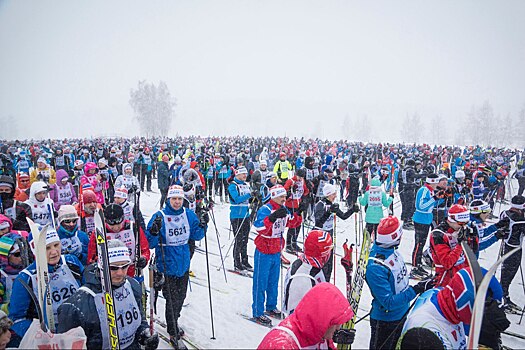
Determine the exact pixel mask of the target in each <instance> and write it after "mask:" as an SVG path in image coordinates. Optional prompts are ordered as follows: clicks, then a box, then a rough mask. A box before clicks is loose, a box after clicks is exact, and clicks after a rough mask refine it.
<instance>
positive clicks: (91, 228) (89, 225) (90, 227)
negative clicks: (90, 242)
mask: <svg viewBox="0 0 525 350" xmlns="http://www.w3.org/2000/svg"><path fill="white" fill-rule="evenodd" d="M85 221H86V232H87V233H88V234H90V235H91V234H92V233H93V232H95V217H93V216H86V218H85Z"/></svg>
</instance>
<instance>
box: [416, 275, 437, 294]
mask: <svg viewBox="0 0 525 350" xmlns="http://www.w3.org/2000/svg"><path fill="white" fill-rule="evenodd" d="M435 285H436V281H434V279H433V278H428V279H426V280H423V281H421V282H419V283H418V284H416V285H414V286H412V288H413V289H414V292H416V294H421V293H423V292H425V291H427V290H429V289H431V288H434V286H435Z"/></svg>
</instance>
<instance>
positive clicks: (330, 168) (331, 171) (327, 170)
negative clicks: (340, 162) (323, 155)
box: [324, 166, 334, 174]
mask: <svg viewBox="0 0 525 350" xmlns="http://www.w3.org/2000/svg"><path fill="white" fill-rule="evenodd" d="M324 172H325V173H329V174H332V173H333V172H334V170H333V169H332V167H329V166H327V167H326V168H325V169H324Z"/></svg>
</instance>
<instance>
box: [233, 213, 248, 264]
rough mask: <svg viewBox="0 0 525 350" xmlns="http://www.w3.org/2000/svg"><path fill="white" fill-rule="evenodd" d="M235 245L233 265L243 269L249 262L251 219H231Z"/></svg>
mask: <svg viewBox="0 0 525 350" xmlns="http://www.w3.org/2000/svg"><path fill="white" fill-rule="evenodd" d="M230 221H231V224H232V230H233V234H234V235H235V243H234V245H233V264H234V266H235V267H238V268H239V267H242V263H247V262H248V236H249V235H250V226H251V223H250V217H246V218H244V219H230Z"/></svg>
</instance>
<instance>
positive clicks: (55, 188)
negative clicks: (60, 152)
mask: <svg viewBox="0 0 525 350" xmlns="http://www.w3.org/2000/svg"><path fill="white" fill-rule="evenodd" d="M67 177H69V175H68V174H67V172H66V171H65V170H64V169H59V170H58V171H57V182H56V184H54V185H52V186H51V190H50V192H49V196H50V197H51V200H53V202H55V209H56V210H58V209H60V206H62V205H64V204H73V203H77V202H78V199H77V195H76V193H75V189H74V188H73V185H72V184H71V183H69V182H67V183H66V185H65V186H64V185H62V179H64V178H67ZM68 189H69V192H70V193H71V197H70V198H60V193H62V191H66V192H67V191H68ZM68 200H69V203H67V202H68Z"/></svg>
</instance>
